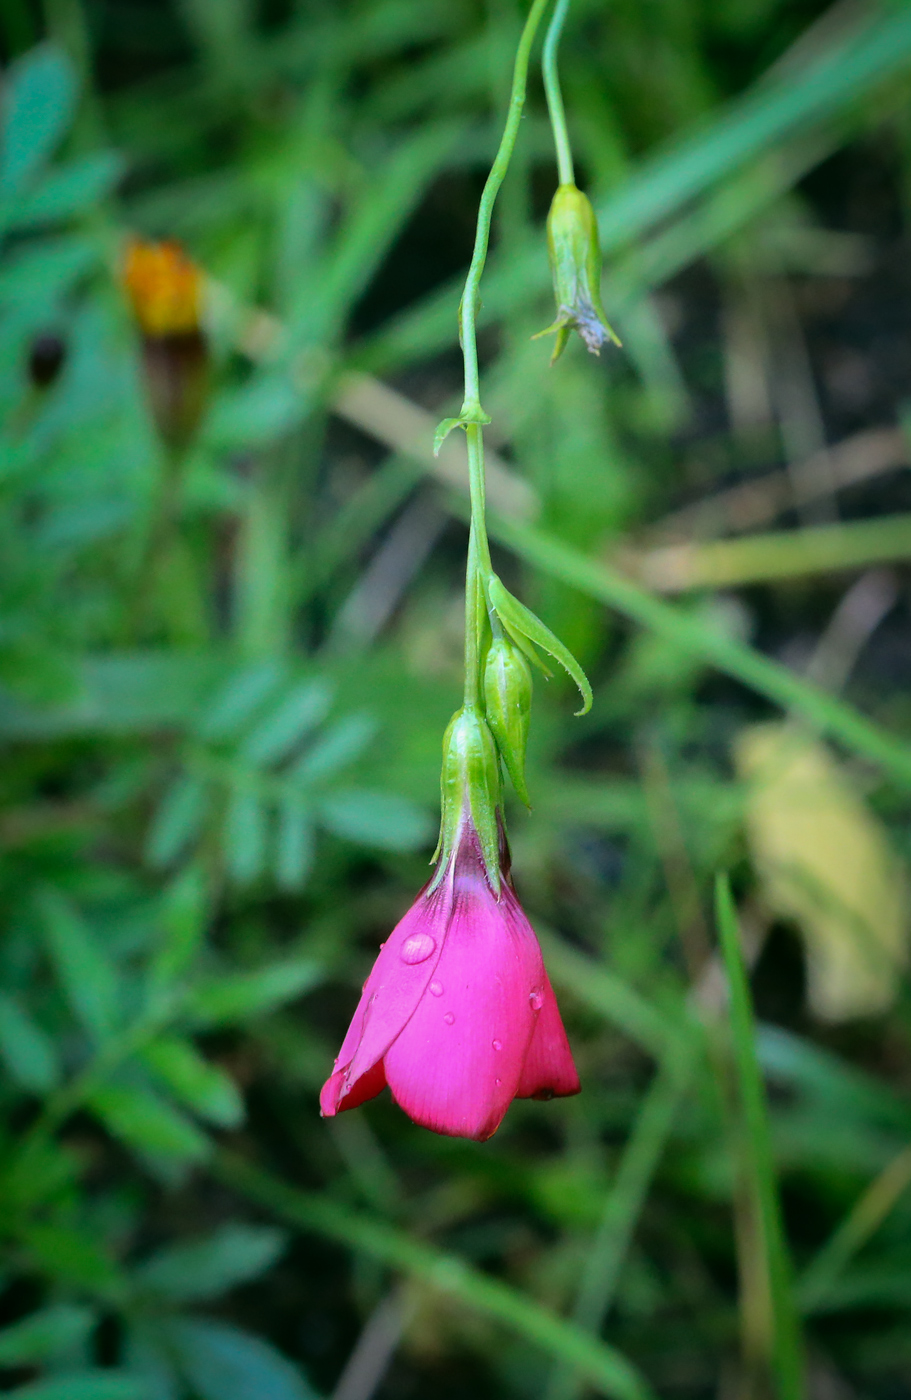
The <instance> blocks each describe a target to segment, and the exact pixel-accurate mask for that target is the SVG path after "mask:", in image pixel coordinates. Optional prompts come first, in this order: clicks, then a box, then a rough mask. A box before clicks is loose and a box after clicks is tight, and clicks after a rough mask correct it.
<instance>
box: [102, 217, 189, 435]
mask: <svg viewBox="0 0 911 1400" xmlns="http://www.w3.org/2000/svg"><path fill="white" fill-rule="evenodd" d="M123 285H124V288H125V290H126V293H127V296H128V297H129V300H130V304H131V306H132V308H133V314H134V315H135V317H136V321H137V323H138V325H139V329H140V332H141V334H142V350H143V362H144V368H145V378H146V387H147V390H148V395H149V403H150V406H151V409H152V416H153V418H154V419H155V424H156V427H157V428H158V431H159V432H160V434H161V436H162V438H163V439H164V441H165V442H166V443H168V444H169V445H170V446H172V447H178V448H179V447H183V446H185V445H186V443H187V442H188V441H189V440H190V438H191V437H192V436H193V433H194V432H195V431H196V428H197V427H198V425H199V421H200V419H201V417H202V413H203V410H204V408H205V404H206V399H207V397H208V390H209V354H208V346H207V344H206V339H205V336H204V335H203V332H202V329H201V325H200V314H201V307H202V287H203V277H202V273H201V271H200V269H199V268H198V267H197V266H196V264H195V263H193V262H192V261H191V260H190V259H189V258H188V257H187V255H186V254H185V253H184V251H183V249H182V248H181V247H180V245H179V244H178V243H174V242H164V243H146V242H144V241H143V240H141V239H134V240H132V242H131V243H130V244H129V247H128V248H127V255H126V261H125V264H124V270H123Z"/></svg>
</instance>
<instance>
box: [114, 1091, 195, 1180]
mask: <svg viewBox="0 0 911 1400" xmlns="http://www.w3.org/2000/svg"><path fill="white" fill-rule="evenodd" d="M88 1107H89V1108H90V1109H91V1110H92V1112H93V1113H95V1115H96V1116H97V1117H98V1118H99V1119H100V1120H101V1122H102V1123H103V1124H104V1126H105V1127H106V1128H107V1130H108V1132H109V1133H110V1134H111V1136H112V1137H115V1138H117V1139H118V1140H119V1141H120V1142H122V1143H124V1144H125V1146H127V1147H131V1148H133V1149H134V1150H137V1151H139V1152H141V1153H148V1154H149V1156H151V1157H153V1158H164V1159H169V1160H171V1161H173V1162H176V1163H180V1164H186V1165H189V1164H190V1163H193V1162H201V1161H202V1160H203V1159H204V1158H205V1157H207V1156H208V1154H209V1151H210V1148H211V1144H210V1142H209V1139H208V1138H207V1137H206V1136H205V1135H204V1134H203V1133H201V1132H200V1131H199V1129H198V1128H196V1127H195V1126H194V1125H193V1124H192V1123H191V1122H190V1120H189V1119H188V1118H186V1117H184V1115H183V1114H182V1113H179V1112H178V1111H177V1109H175V1108H172V1107H171V1105H170V1104H169V1103H167V1102H166V1101H165V1100H164V1099H162V1098H160V1097H159V1096H158V1094H155V1093H153V1092H152V1091H151V1090H149V1089H143V1088H140V1087H139V1086H134V1085H129V1086H127V1085H123V1084H106V1085H103V1086H102V1087H101V1088H99V1089H94V1090H93V1091H92V1093H91V1094H90V1095H89V1098H88Z"/></svg>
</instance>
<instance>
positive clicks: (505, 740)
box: [484, 637, 532, 808]
mask: <svg viewBox="0 0 911 1400" xmlns="http://www.w3.org/2000/svg"><path fill="white" fill-rule="evenodd" d="M531 690H532V687H531V671H530V670H529V669H528V662H527V661H526V660H525V657H524V655H523V653H522V650H521V649H520V648H519V647H518V646H516V645H515V644H514V643H513V642H512V641H511V640H508V639H507V638H506V637H496V638H494V641H493V642H492V643H491V646H490V650H489V651H488V653H487V659H486V661H485V663H484V707H485V709H486V711H487V723H488V724H489V725H490V730H491V733H492V734H493V737H494V739H495V740H496V745H497V748H498V749H499V751H500V757H501V758H502V760H503V763H504V765H505V768H506V771H507V773H508V774H509V776H510V778H511V779H512V785H513V787H514V788H515V790H516V792H517V793H518V795H519V797H520V798H521V800H522V801H523V802H524V803H525V806H526V807H529V808H530V807H531V801H530V800H529V796H528V787H527V785H526V782H525V750H526V747H527V744H528V723H529V719H530V716H531Z"/></svg>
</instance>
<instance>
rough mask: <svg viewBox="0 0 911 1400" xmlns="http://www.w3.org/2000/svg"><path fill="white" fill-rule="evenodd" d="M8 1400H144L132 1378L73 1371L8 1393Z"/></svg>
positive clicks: (137, 1381)
mask: <svg viewBox="0 0 911 1400" xmlns="http://www.w3.org/2000/svg"><path fill="white" fill-rule="evenodd" d="M10 1400H146V1393H145V1388H144V1386H143V1384H142V1382H141V1381H139V1380H137V1379H136V1378H135V1377H134V1376H128V1375H126V1374H125V1373H124V1372H122V1371H121V1372H117V1371H73V1372H72V1374H70V1375H61V1376H53V1377H52V1378H50V1379H49V1380H44V1381H34V1382H33V1383H32V1384H31V1385H22V1386H19V1388H18V1389H17V1390H13V1391H10Z"/></svg>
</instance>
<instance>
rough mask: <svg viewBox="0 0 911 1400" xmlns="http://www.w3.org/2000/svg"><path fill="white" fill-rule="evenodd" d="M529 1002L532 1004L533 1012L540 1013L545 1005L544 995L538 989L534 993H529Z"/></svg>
mask: <svg viewBox="0 0 911 1400" xmlns="http://www.w3.org/2000/svg"><path fill="white" fill-rule="evenodd" d="M528 1000H529V1002H530V1003H531V1009H532V1011H540V1010H541V1007H542V1006H543V1005H544V993H543V992H541V991H539V990H538V989H537V987H536V988H535V990H534V991H533V992H529V994H528Z"/></svg>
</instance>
